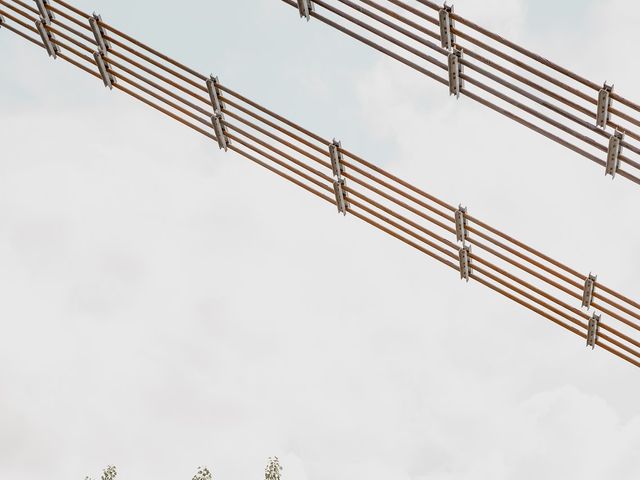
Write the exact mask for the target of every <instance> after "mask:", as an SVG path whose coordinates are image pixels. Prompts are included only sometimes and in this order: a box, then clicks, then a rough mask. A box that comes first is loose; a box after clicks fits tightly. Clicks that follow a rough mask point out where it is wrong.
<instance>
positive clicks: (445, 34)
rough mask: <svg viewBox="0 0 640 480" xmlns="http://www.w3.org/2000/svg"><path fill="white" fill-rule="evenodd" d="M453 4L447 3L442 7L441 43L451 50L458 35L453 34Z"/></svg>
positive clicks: (443, 46)
mask: <svg viewBox="0 0 640 480" xmlns="http://www.w3.org/2000/svg"><path fill="white" fill-rule="evenodd" d="M452 13H453V5H452V6H448V5H447V4H446V3H445V4H444V6H443V7H442V8H441V9H440V12H439V14H440V44H441V45H442V48H446V49H447V50H451V49H452V48H453V46H454V45H455V43H456V36H455V35H454V34H453V27H454V25H455V24H454V23H453V18H451V14H452Z"/></svg>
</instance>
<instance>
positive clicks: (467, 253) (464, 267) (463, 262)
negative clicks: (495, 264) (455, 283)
mask: <svg viewBox="0 0 640 480" xmlns="http://www.w3.org/2000/svg"><path fill="white" fill-rule="evenodd" d="M458 256H459V260H460V278H461V279H462V280H466V281H467V282H468V281H469V277H470V275H471V274H472V273H473V268H472V266H471V246H469V245H465V246H463V247H461V248H460V250H459V252H458Z"/></svg>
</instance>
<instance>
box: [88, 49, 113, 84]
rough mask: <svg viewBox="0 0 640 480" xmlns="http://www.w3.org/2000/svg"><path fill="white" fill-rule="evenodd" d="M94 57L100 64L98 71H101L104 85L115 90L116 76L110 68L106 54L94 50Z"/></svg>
mask: <svg viewBox="0 0 640 480" xmlns="http://www.w3.org/2000/svg"><path fill="white" fill-rule="evenodd" d="M93 58H94V59H95V61H96V65H97V66H98V71H99V72H100V76H101V77H102V82H103V83H104V86H105V87H107V88H109V90H113V85H114V84H115V83H116V77H114V76H113V73H111V69H110V68H109V64H108V63H107V60H106V55H104V54H103V53H102V52H93Z"/></svg>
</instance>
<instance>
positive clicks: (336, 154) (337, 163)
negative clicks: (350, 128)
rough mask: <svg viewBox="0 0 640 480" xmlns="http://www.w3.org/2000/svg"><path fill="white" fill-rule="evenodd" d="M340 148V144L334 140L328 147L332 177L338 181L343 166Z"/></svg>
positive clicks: (340, 177) (342, 171)
mask: <svg viewBox="0 0 640 480" xmlns="http://www.w3.org/2000/svg"><path fill="white" fill-rule="evenodd" d="M340 147H342V142H339V141H338V140H336V139H335V138H334V139H333V143H331V144H330V145H329V153H330V155H331V168H332V169H333V176H334V177H336V178H337V179H338V180H341V179H342V174H343V173H344V164H343V163H342V152H341V151H340Z"/></svg>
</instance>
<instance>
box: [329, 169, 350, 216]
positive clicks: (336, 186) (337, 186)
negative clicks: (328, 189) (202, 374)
mask: <svg viewBox="0 0 640 480" xmlns="http://www.w3.org/2000/svg"><path fill="white" fill-rule="evenodd" d="M345 187H346V181H345V179H344V178H340V179H338V180H334V181H333V192H334V193H335V194H336V206H337V207H338V213H341V214H343V215H346V214H347V210H349V208H350V207H351V205H349V194H348V193H347V191H346V190H345Z"/></svg>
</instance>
